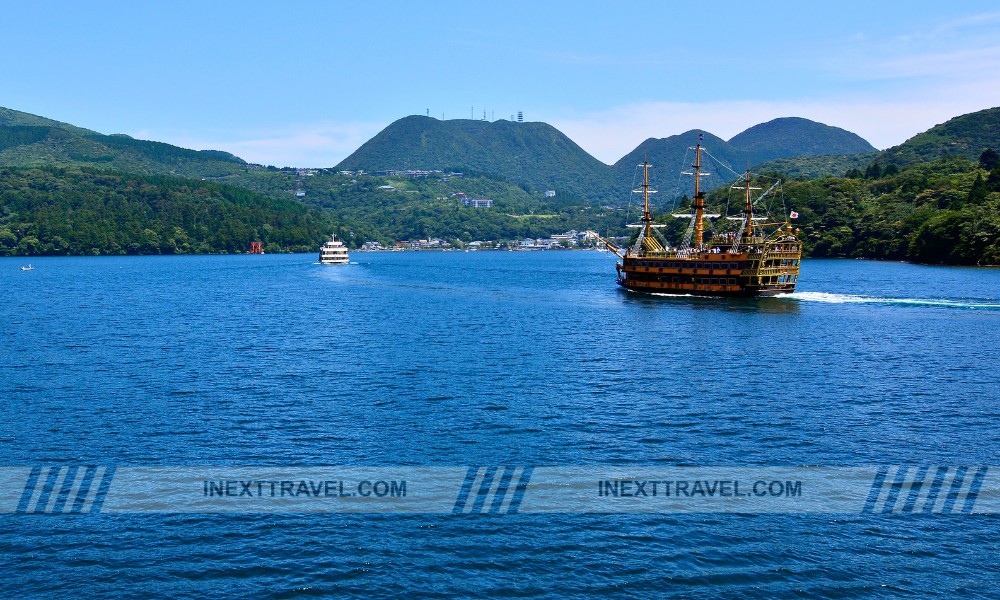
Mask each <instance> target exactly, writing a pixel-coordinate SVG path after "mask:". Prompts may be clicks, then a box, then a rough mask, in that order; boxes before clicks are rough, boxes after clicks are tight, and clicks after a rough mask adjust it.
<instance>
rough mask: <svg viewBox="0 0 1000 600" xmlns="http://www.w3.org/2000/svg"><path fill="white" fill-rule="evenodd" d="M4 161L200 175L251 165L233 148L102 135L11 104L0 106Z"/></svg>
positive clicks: (227, 172) (7, 164) (11, 164)
mask: <svg viewBox="0 0 1000 600" xmlns="http://www.w3.org/2000/svg"><path fill="white" fill-rule="evenodd" d="M0 166H5V167H42V166H79V167H88V166H89V167H99V168H104V169H112V170H116V171H123V172H128V173H141V174H161V175H180V176H183V177H195V178H202V177H224V176H227V175H232V174H234V173H238V172H242V171H244V170H245V169H246V163H245V162H244V161H243V160H242V159H240V158H238V157H236V156H233V155H232V154H229V153H228V152H221V151H217V150H188V149H187V148H180V147H177V146H172V145H170V144H164V143H162V142H151V141H146V140H137V139H134V138H131V137H129V136H127V135H123V134H115V135H103V134H100V133H97V132H95V131H91V130H89V129H83V128H82V127H76V126H74V125H69V124H67V123H61V122H59V121H54V120H52V119H46V118H44V117H39V116H36V115H32V114H28V113H24V112H20V111H16V110H11V109H8V108H0Z"/></svg>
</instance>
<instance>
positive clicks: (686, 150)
mask: <svg viewBox="0 0 1000 600" xmlns="http://www.w3.org/2000/svg"><path fill="white" fill-rule="evenodd" d="M699 134H700V135H702V136H703V138H704V139H702V141H701V144H702V146H703V148H704V150H705V152H703V154H702V166H703V167H704V169H703V171H704V172H705V173H708V175H705V176H704V177H702V179H701V185H702V186H703V187H704V189H705V190H706V191H708V190H711V189H713V188H717V187H719V186H722V185H725V184H726V183H729V182H730V181H733V180H734V179H735V178H736V174H735V173H734V172H733V171H732V170H731V168H732V165H740V164H743V163H745V159H746V154H745V153H743V152H740V151H738V150H734V149H733V148H732V147H731V146H730V145H729V144H728V143H726V141H725V140H723V139H722V138H720V137H718V136H715V135H712V134H711V133H707V132H704V133H702V132H699V131H698V130H691V131H687V132H685V133H682V134H680V135H672V136H670V137H666V138H649V139H647V140H646V141H644V142H643V143H641V144H639V145H638V146H637V147H636V149H635V150H633V151H632V152H629V153H628V154H626V155H625V156H624V157H622V158H621V160H619V161H618V162H616V163H615V165H614V168H615V175H616V181H617V182H618V183H617V189H618V195H617V196H616V200H619V201H622V202H625V201H627V200H628V198H627V196H626V195H627V194H629V193H630V190H632V189H638V187H637V186H638V185H639V183H640V179H639V178H641V177H642V175H641V173H640V170H637V165H640V164H642V163H643V161H648V162H649V164H650V186H651V187H652V188H653V189H655V190H657V195H656V197H654V198H653V204H654V206H658V207H659V206H663V207H667V208H670V207H673V206H674V205H676V201H677V199H678V198H680V197H682V196H685V195H687V196H691V195H693V190H694V183H693V181H692V179H691V177H690V176H686V175H682V174H681V172H682V171H690V170H691V169H690V165H693V164H694V150H693V148H694V146H695V144H697V143H698V136H699ZM716 159H718V161H721V163H722V164H719V162H717V161H716ZM623 196H626V197H623Z"/></svg>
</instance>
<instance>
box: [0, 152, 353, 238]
mask: <svg viewBox="0 0 1000 600" xmlns="http://www.w3.org/2000/svg"><path fill="white" fill-rule="evenodd" d="M332 228H333V227H332V223H331V222H330V220H329V219H328V218H327V217H326V216H324V215H323V214H322V213H321V212H320V211H317V210H315V209H310V208H307V207H305V206H303V205H302V204H300V203H298V202H295V201H294V200H284V201H282V200H276V199H273V198H268V197H266V196H261V195H260V194H255V193H252V192H249V191H246V190H242V189H239V188H236V187H232V186H226V185H219V184H215V183H209V182H203V181H195V180H191V179H184V178H179V177H167V176H162V175H124V174H117V173H111V172H107V171H100V170H95V169H84V170H77V169H62V168H53V167H46V168H33V169H23V168H0V255H3V256H33V255H81V254H95V255H96V254H192V253H198V254H205V253H217V252H245V251H246V250H247V248H248V247H249V244H250V242H251V241H261V242H263V243H264V245H265V248H266V250H267V251H268V252H282V251H284V252H288V251H300V252H301V251H309V252H311V251H314V250H315V249H316V248H317V247H319V244H321V243H322V241H323V239H324V238H325V237H326V236H327V235H328V232H329V231H331V230H332Z"/></svg>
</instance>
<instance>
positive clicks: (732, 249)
mask: <svg viewBox="0 0 1000 600" xmlns="http://www.w3.org/2000/svg"><path fill="white" fill-rule="evenodd" d="M694 151H695V163H694V164H693V165H691V166H692V167H693V168H694V172H693V173H690V172H689V173H687V174H689V175H694V202H693V206H692V208H693V209H694V212H693V214H675V215H673V216H675V217H682V218H690V219H691V220H692V221H691V222H692V225H691V227H690V229H689V231H690V232H691V233H692V234H693V236H692V237H693V241H688V240H685V242H684V243H683V244H681V245H680V246H679V247H678V248H670V247H668V246H665V245H664V244H663V243H661V241H660V240H661V239H662V237H661V238H660V239H657V236H656V235H654V233H653V229H654V227H656V226H655V225H653V218H652V216H651V215H650V213H649V195H650V193H653V192H654V191H655V190H650V189H649V163H648V162H644V163H643V164H642V165H641V166H642V168H643V184H642V189H641V190H634V191H635V192H637V193H642V195H643V212H642V222H641V223H640V224H638V225H630V226H631V227H640V228H641V231H640V233H639V234H638V236H637V237H636V239H635V242H634V243H632V244H631V245H630V246H629V247H627V248H624V249H623V248H619V247H618V246H616V245H614V244H612V243H611V242H609V241H607V240H605V239H603V238H602V239H601V241H602V242H603V243H604V245H605V246H607V248H608V249H609V250H610V251H611V252H613V253H614V254H615V255H616V256H617V257H618V258H619V259H620V262H618V263H616V265H615V268H616V270H617V271H618V281H617V283H618V285H620V286H622V287H624V288H625V289H628V290H631V291H634V292H644V293H650V294H672V295H694V296H734V297H753V296H776V295H778V294H790V293H792V292H794V291H795V283H796V282H797V280H798V277H799V265H800V262H801V260H802V242H801V241H800V240H799V237H798V235H799V231H798V230H797V229H796V230H794V231H793V229H792V226H791V223H790V222H789V221H788V218H795V217H797V216H798V215H797V213H795V212H791V213H790V214H789V216H788V218H786V219H785V220H784V221H782V222H776V223H765V222H763V221H764V220H765V219H764V218H761V217H758V216H755V215H754V206H755V203H756V202H757V201H759V200H760V199H762V198H763V197H764V196H766V195H767V194H768V193H770V192H771V191H772V190H774V189H775V188H777V186H778V185H779V183H780V182H776V183H775V184H774V185H772V186H771V187H770V188H769V189H768V190H767V191H766V192H764V193H763V194H761V195H760V196H758V197H757V198H752V197H751V190H755V189H759V188H754V187H752V186H751V185H750V180H751V177H750V171H747V172H746V174H745V175H744V176H743V177H742V181H738V182H737V184H736V185H734V186H733V187H734V188H736V189H740V188H742V190H743V192H744V203H743V204H744V206H743V214H742V215H740V216H738V217H729V218H731V219H734V220H737V221H740V226H739V229H738V230H737V231H733V232H728V233H724V234H717V235H715V236H714V237H713V238H712V239H711V240H710V241H708V242H706V241H705V239H704V230H705V223H704V220H705V219H706V218H711V217H718V216H719V215H715V214H713V215H709V214H706V213H705V192H703V191H701V190H700V189H699V179H700V178H701V177H702V176H703V175H704V173H702V170H701V169H702V165H701V153H702V147H701V140H700V138H699V141H698V145H697V146H696V147H695V148H694ZM664 241H665V240H664Z"/></svg>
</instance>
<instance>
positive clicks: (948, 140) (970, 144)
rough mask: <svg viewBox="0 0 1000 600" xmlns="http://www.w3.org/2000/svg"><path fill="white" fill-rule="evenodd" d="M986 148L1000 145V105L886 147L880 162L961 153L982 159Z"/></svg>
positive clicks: (911, 161) (912, 161) (925, 159)
mask: <svg viewBox="0 0 1000 600" xmlns="http://www.w3.org/2000/svg"><path fill="white" fill-rule="evenodd" d="M986 148H993V149H994V150H996V149H1000V107H997V108H988V109H986V110H981V111H978V112H974V113H969V114H967V115H962V116H959V117H955V118H954V119H951V120H949V121H947V122H945V123H942V124H940V125H935V126H934V127H931V128H930V129H928V130H927V131H925V132H923V133H920V134H918V135H915V136H913V137H912V138H910V139H908V140H906V141H905V142H903V143H902V144H900V145H899V146H893V147H892V148H889V149H888V150H886V151H885V152H884V153H883V155H882V157H881V161H880V162H886V163H891V164H896V165H899V166H903V165H912V164H915V163H919V162H929V161H933V160H936V159H938V158H941V157H942V156H948V155H958V156H964V157H965V158H967V159H969V160H973V161H974V160H978V159H979V155H980V154H982V152H983V150H985V149H986Z"/></svg>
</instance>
